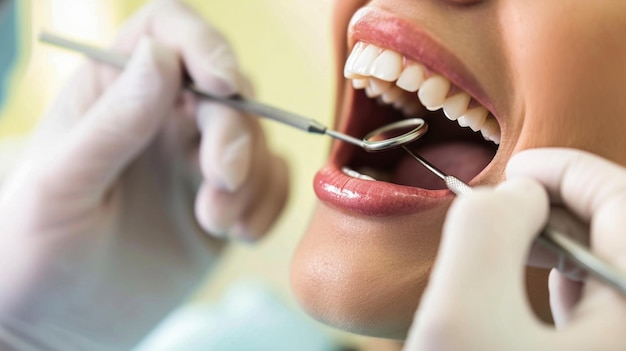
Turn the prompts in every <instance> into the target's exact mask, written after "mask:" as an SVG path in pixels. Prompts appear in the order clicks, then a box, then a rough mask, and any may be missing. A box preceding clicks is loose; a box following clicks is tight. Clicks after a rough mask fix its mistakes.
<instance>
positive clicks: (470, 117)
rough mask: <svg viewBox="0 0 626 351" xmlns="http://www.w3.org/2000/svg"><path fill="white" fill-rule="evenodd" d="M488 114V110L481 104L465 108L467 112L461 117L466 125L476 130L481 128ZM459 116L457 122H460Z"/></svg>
mask: <svg viewBox="0 0 626 351" xmlns="http://www.w3.org/2000/svg"><path fill="white" fill-rule="evenodd" d="M488 114H489V111H487V109H486V108H484V107H482V106H477V107H474V108H471V109H469V110H467V112H466V113H465V114H464V115H463V117H461V118H463V119H464V122H465V124H467V125H466V126H467V127H470V128H472V130H473V131H475V132H477V131H479V130H481V129H482V127H483V125H484V124H485V120H486V119H487V115H488ZM461 118H459V124H461V122H460V119H461ZM494 121H495V120H494Z"/></svg>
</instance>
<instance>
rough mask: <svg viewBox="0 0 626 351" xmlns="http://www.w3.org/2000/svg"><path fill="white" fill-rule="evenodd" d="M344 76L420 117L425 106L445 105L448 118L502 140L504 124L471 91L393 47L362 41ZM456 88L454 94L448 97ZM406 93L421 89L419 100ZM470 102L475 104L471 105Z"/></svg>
mask: <svg viewBox="0 0 626 351" xmlns="http://www.w3.org/2000/svg"><path fill="white" fill-rule="evenodd" d="M344 75H345V76H346V78H349V79H351V80H352V86H353V87H354V88H355V89H365V93H366V95H367V96H369V97H370V98H375V99H377V100H378V101H379V103H381V104H387V105H392V106H393V107H394V108H396V109H397V110H401V111H402V113H403V114H405V115H406V116H417V115H418V114H419V113H420V111H423V107H422V105H423V106H424V107H425V108H426V109H427V110H430V111H435V110H438V109H440V108H443V112H444V114H445V116H446V117H447V118H448V119H450V120H456V121H457V123H458V124H459V125H460V126H462V127H469V128H471V129H472V130H473V131H480V132H481V133H482V135H483V137H484V138H485V139H487V140H491V141H493V142H494V143H496V144H499V143H500V138H501V131H500V126H499V124H498V122H497V121H496V119H495V118H494V117H493V116H492V115H490V114H489V111H488V110H487V109H486V108H485V107H483V106H481V105H479V104H477V103H476V101H472V98H471V96H470V95H469V94H468V93H466V92H464V91H462V90H461V89H459V88H458V87H453V86H452V84H451V82H450V81H449V80H448V79H447V78H445V77H443V76H441V75H439V74H430V73H427V72H426V68H425V67H424V66H423V65H422V64H420V63H418V62H414V61H410V60H408V59H406V58H404V57H403V56H402V55H400V54H398V53H396V52H394V51H392V50H388V49H381V48H379V47H378V46H376V45H372V44H367V43H364V42H358V43H357V44H356V45H355V46H354V48H353V49H352V53H351V54H350V56H349V57H348V60H347V61H346V64H345V67H344ZM427 75H429V76H428V77H427ZM394 85H395V86H394ZM453 88H454V91H455V93H454V95H451V96H448V94H450V91H451V90H452V89H453ZM457 91H458V92H457ZM405 92H411V93H415V92H417V94H416V95H417V99H414V98H410V97H409V95H408V94H406V93H405ZM420 102H421V104H420ZM470 104H471V105H472V106H475V107H472V108H469V106H470Z"/></svg>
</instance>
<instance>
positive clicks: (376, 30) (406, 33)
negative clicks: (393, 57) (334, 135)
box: [314, 7, 498, 215]
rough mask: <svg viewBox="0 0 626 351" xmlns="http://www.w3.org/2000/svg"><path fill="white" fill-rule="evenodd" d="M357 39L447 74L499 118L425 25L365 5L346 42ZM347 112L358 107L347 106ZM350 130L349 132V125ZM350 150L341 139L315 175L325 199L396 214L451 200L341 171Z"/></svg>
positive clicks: (345, 126) (344, 125) (443, 194)
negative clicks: (327, 161) (425, 28)
mask: <svg viewBox="0 0 626 351" xmlns="http://www.w3.org/2000/svg"><path fill="white" fill-rule="evenodd" d="M358 41H363V42H367V43H370V44H374V45H376V46H379V47H382V48H386V49H390V50H393V51H396V52H398V53H400V54H402V55H404V56H405V57H406V58H408V59H411V60H414V61H417V62H420V63H422V64H423V65H424V66H425V67H427V69H430V70H432V71H434V72H437V73H439V74H441V75H443V76H445V77H446V78H447V79H449V80H450V82H451V83H452V84H454V85H456V86H457V87H459V88H461V89H463V90H464V91H466V92H467V93H468V94H470V95H471V96H472V97H473V98H474V99H475V100H477V101H478V102H480V103H481V104H482V105H483V106H484V107H485V108H487V109H488V110H489V111H491V113H492V114H493V115H494V116H495V117H496V118H498V117H497V114H496V113H495V111H494V109H493V105H492V104H491V103H490V102H489V100H488V99H487V96H486V94H485V92H484V90H483V89H482V87H481V85H480V84H479V82H478V81H477V79H476V78H475V77H474V76H473V75H472V74H471V73H470V71H469V70H468V69H467V68H466V67H465V65H463V63H462V62H461V61H460V60H459V59H458V58H457V57H456V56H454V55H453V54H452V53H451V52H450V51H449V50H447V49H446V48H445V47H444V46H443V45H442V44H440V43H439V42H438V41H437V40H435V39H434V37H433V36H432V35H431V34H429V33H427V32H426V31H425V30H424V29H422V28H419V27H418V26H416V25H414V24H412V23H410V22H408V21H406V20H404V19H402V18H399V17H398V16H397V15H395V14H392V13H390V12H387V11H385V10H382V9H378V8H372V7H364V8H361V9H360V10H358V11H357V12H356V13H355V14H354V16H353V18H352V21H351V22H350V26H349V28H348V46H349V47H353V46H354V44H355V43H356V42H358ZM349 89H351V88H349ZM347 97H348V100H349V99H354V98H355V94H354V92H352V94H350V95H348V96H347ZM344 98H345V97H344ZM343 103H344V104H345V103H350V101H344V102H343ZM354 105H355V104H352V107H354ZM343 113H349V114H350V113H354V112H353V111H348V110H345V109H344V112H343ZM341 117H342V119H340V121H341V122H342V123H341V124H342V126H341V129H344V130H345V129H348V128H350V126H349V125H348V124H347V123H346V122H347V120H348V118H345V117H346V116H341ZM346 132H348V134H349V133H350V130H347V131H346ZM349 150H350V146H348V145H345V144H343V143H340V144H338V145H336V147H334V148H333V151H332V154H331V158H330V163H329V165H327V167H325V169H323V170H322V171H320V172H319V173H318V174H317V176H316V179H315V184H314V185H315V190H316V193H317V195H318V197H319V198H320V199H321V200H323V201H325V202H326V203H330V204H332V205H335V206H338V207H340V208H343V209H347V210H351V211H354V212H357V213H361V214H365V215H398V214H402V213H414V212H417V211H422V210H426V209H428V208H432V207H433V206H438V205H441V204H442V201H443V202H448V201H450V200H451V198H452V197H453V195H452V193H451V192H448V191H446V190H438V191H433V190H425V189H420V188H415V187H406V186H400V185H395V184H390V183H384V182H376V183H375V184H373V183H370V182H369V181H364V180H359V179H355V178H351V177H349V176H347V175H345V174H343V173H342V172H341V170H340V169H341V166H343V164H342V162H344V161H345V159H346V154H347V153H348V152H349Z"/></svg>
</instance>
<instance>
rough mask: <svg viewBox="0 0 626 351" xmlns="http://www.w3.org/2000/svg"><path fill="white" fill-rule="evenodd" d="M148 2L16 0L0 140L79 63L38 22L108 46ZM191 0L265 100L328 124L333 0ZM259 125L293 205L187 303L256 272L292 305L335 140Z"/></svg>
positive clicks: (17, 134)
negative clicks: (14, 56) (298, 259)
mask: <svg viewBox="0 0 626 351" xmlns="http://www.w3.org/2000/svg"><path fill="white" fill-rule="evenodd" d="M145 2H146V1H142V0H31V1H19V14H20V28H19V29H20V33H21V34H20V38H19V39H20V40H19V45H20V55H19V57H18V63H17V66H16V69H15V70H14V72H13V75H12V76H11V80H10V85H9V95H8V100H7V103H6V104H5V106H4V108H3V110H2V111H0V138H1V140H2V141H4V142H5V144H7V143H8V144H11V143H9V141H11V140H16V141H19V140H23V139H24V138H23V137H24V136H26V135H27V134H28V133H29V131H30V130H31V129H32V128H33V126H34V125H35V124H36V123H37V121H38V119H39V118H40V116H42V114H43V113H44V111H45V109H46V107H47V106H48V105H49V104H50V103H51V101H52V100H53V99H54V97H55V95H56V94H57V92H58V91H59V89H60V87H61V85H62V84H63V83H64V81H65V80H66V79H67V78H68V76H69V75H70V74H71V73H72V72H73V71H74V70H75V69H76V67H77V66H78V65H79V64H80V63H81V61H82V60H83V59H82V58H81V57H80V56H78V55H76V54H73V53H69V52H66V51H63V50H59V49H56V48H52V47H49V46H45V45H42V44H40V43H38V42H37V40H36V37H37V34H38V32H39V31H40V30H41V29H47V30H50V31H53V32H56V33H59V34H62V35H67V36H69V37H72V38H75V39H79V40H82V41H87V42H91V43H93V44H96V45H102V46H104V45H106V44H107V43H108V42H109V41H110V40H111V38H112V37H113V36H114V35H115V32H116V30H117V28H119V26H120V25H121V24H122V23H123V22H124V21H125V19H127V18H128V17H129V16H130V15H131V14H132V13H133V12H134V11H136V10H137V9H138V8H140V7H141V6H142V4H144V3H145ZM187 2H188V3H189V4H190V5H191V6H192V7H193V8H195V9H196V10H197V11H198V12H200V13H201V14H202V15H203V16H204V17H205V18H206V19H207V20H208V21H210V22H211V23H213V25H214V26H216V27H217V28H218V29H219V30H220V31H221V32H222V33H223V34H224V35H225V36H226V37H227V38H228V40H229V41H230V42H231V44H232V46H233V47H234V50H235V52H236V53H237V54H238V56H239V59H240V64H241V66H242V68H243V71H244V72H245V73H246V74H247V75H248V76H249V77H250V79H251V81H252V82H253V84H254V87H255V91H256V97H257V98H258V99H259V100H261V101H263V102H266V103H269V104H272V105H275V106H278V107H281V108H284V109H287V110H291V111H294V112H298V113H300V114H303V115H306V116H309V117H312V118H315V119H317V120H319V121H320V122H322V123H328V124H331V123H332V119H333V114H334V112H333V111H334V106H333V101H334V97H335V91H334V88H335V87H334V82H335V80H334V79H335V78H334V77H335V73H334V66H333V63H334V58H333V52H332V42H331V35H330V33H331V3H332V1H331V0H316V1H306V0H228V1H223V0H214V1H207V0H204V1H200V0H195V1H187ZM263 123H264V126H265V127H266V132H267V135H268V140H269V142H270V146H271V148H272V149H273V150H274V151H275V152H277V153H279V154H282V155H284V157H286V158H287V159H288V163H289V164H290V172H291V194H290V199H289V203H288V207H287V208H286V210H285V211H284V213H283V215H282V217H281V219H280V221H279V222H278V223H277V224H276V225H275V227H274V228H273V230H272V233H271V234H270V236H269V237H268V238H267V239H265V240H263V241H262V242H260V243H259V244H258V245H245V244H235V245H233V246H232V247H231V248H229V249H228V252H227V253H226V255H225V256H224V259H223V260H222V261H221V262H220V264H219V266H218V267H217V268H216V270H214V271H213V273H212V274H211V275H210V276H209V277H207V280H206V282H205V284H203V287H202V288H201V289H200V290H199V291H198V293H197V295H196V296H195V297H193V298H192V300H191V301H190V303H194V301H207V300H208V301H212V300H215V299H218V298H219V296H220V294H222V293H223V291H224V290H225V289H226V288H227V287H228V286H229V285H230V284H231V283H232V282H234V281H236V280H238V279H240V278H241V277H247V276H260V277H263V279H264V280H265V281H267V282H268V283H269V284H271V286H272V287H274V288H276V289H277V290H278V291H279V292H280V293H281V295H282V296H283V297H284V298H285V299H286V300H287V301H289V303H292V304H294V306H295V301H294V299H293V297H292V296H291V293H290V288H289V266H290V261H291V256H292V254H293V252H294V250H295V247H296V245H297V243H298V241H299V239H300V237H301V235H302V233H303V231H304V229H305V227H306V225H307V222H308V221H309V218H310V215H311V213H312V210H313V206H314V204H315V196H314V193H313V187H312V179H313V176H314V174H315V172H316V171H317V170H318V169H319V168H320V166H321V165H322V164H323V163H324V160H325V157H326V154H327V152H328V148H329V140H327V139H326V138H322V137H319V136H315V135H306V134H303V133H302V132H299V131H295V130H292V129H289V128H288V127H284V126H281V125H277V124H275V123H272V122H263ZM19 144H20V143H19V142H17V145H19ZM9 154H10V155H13V159H10V158H11V157H9V158H8V159H5V160H0V161H1V162H3V164H4V165H5V166H6V165H7V164H9V163H11V162H13V161H15V159H18V158H19V148H18V147H16V148H15V151H14V152H11V153H9ZM5 158H6V157H5ZM340 336H341V335H340ZM343 337H347V336H346V335H343Z"/></svg>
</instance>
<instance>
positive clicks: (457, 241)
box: [405, 149, 626, 351]
mask: <svg viewBox="0 0 626 351" xmlns="http://www.w3.org/2000/svg"><path fill="white" fill-rule="evenodd" d="M507 177H508V179H511V180H509V181H507V182H505V183H503V184H502V185H500V186H498V187H497V188H496V189H495V190H487V189H481V190H477V191H476V192H475V193H473V194H471V195H468V196H463V197H460V198H459V199H457V200H456V201H455V202H454V204H453V206H452V208H451V209H450V211H449V213H448V217H447V220H446V224H445V227H444V234H443V238H442V243H441V247H440V251H439V256H438V258H437V262H436V265H435V268H434V270H433V272H432V275H431V280H430V282H429V285H428V288H427V290H426V292H425V294H424V296H423V299H422V301H421V302H420V308H419V309H418V311H417V314H416V319H415V321H414V324H413V326H412V329H411V331H410V335H409V339H408V341H407V344H406V346H405V350H406V351H413V350H420V351H421V350H624V349H626V339H625V338H624V331H623V326H624V325H625V324H626V299H625V298H624V297H623V296H622V295H620V294H619V293H618V292H616V291H615V290H614V289H612V288H610V287H607V286H606V285H604V284H603V283H599V282H598V281H596V280H593V279H589V280H587V281H586V282H584V283H577V282H573V281H570V280H568V279H567V278H565V276H564V275H562V274H560V273H559V272H557V271H556V270H553V272H552V274H551V277H550V295H551V297H550V298H551V307H552V311H553V314H554V317H555V321H556V328H555V327H551V326H548V325H545V324H543V323H542V322H541V321H539V320H538V319H537V318H535V316H534V315H533V313H532V311H531V309H530V307H529V304H528V302H527V300H526V296H525V289H524V279H523V277H524V265H525V263H526V259H527V257H528V252H529V249H530V247H531V241H532V240H533V239H534V236H535V233H537V232H538V230H539V229H540V228H541V227H542V226H543V224H544V223H545V221H546V217H547V214H548V204H549V203H548V197H547V196H546V192H545V191H544V188H545V189H547V191H548V193H549V196H550V198H551V200H552V201H553V202H557V203H563V204H564V205H566V206H567V207H568V208H570V209H571V210H572V211H573V212H574V213H576V214H577V215H578V216H580V218H581V219H583V220H586V221H589V222H590V223H591V245H592V247H593V252H595V253H596V254H598V255H599V256H601V257H604V258H605V259H607V260H608V261H609V262H612V263H613V264H615V265H616V266H617V267H618V268H621V269H622V270H623V271H626V260H625V259H624V258H625V257H626V237H625V236H624V235H623V231H624V230H623V228H624V226H625V225H626V216H624V213H625V212H626V169H624V168H623V167H621V166H618V165H616V164H613V163H610V162H608V161H606V160H603V159H600V158H599V157H597V156H594V155H591V154H588V153H584V152H581V151H574V150H566V149H537V150H531V151H524V152H522V153H520V154H519V155H517V156H515V157H514V158H513V159H512V160H511V161H510V163H509V165H508V168H507ZM521 177H524V178H521ZM525 177H529V178H532V179H534V180H529V178H525ZM581 289H582V290H581Z"/></svg>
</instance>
